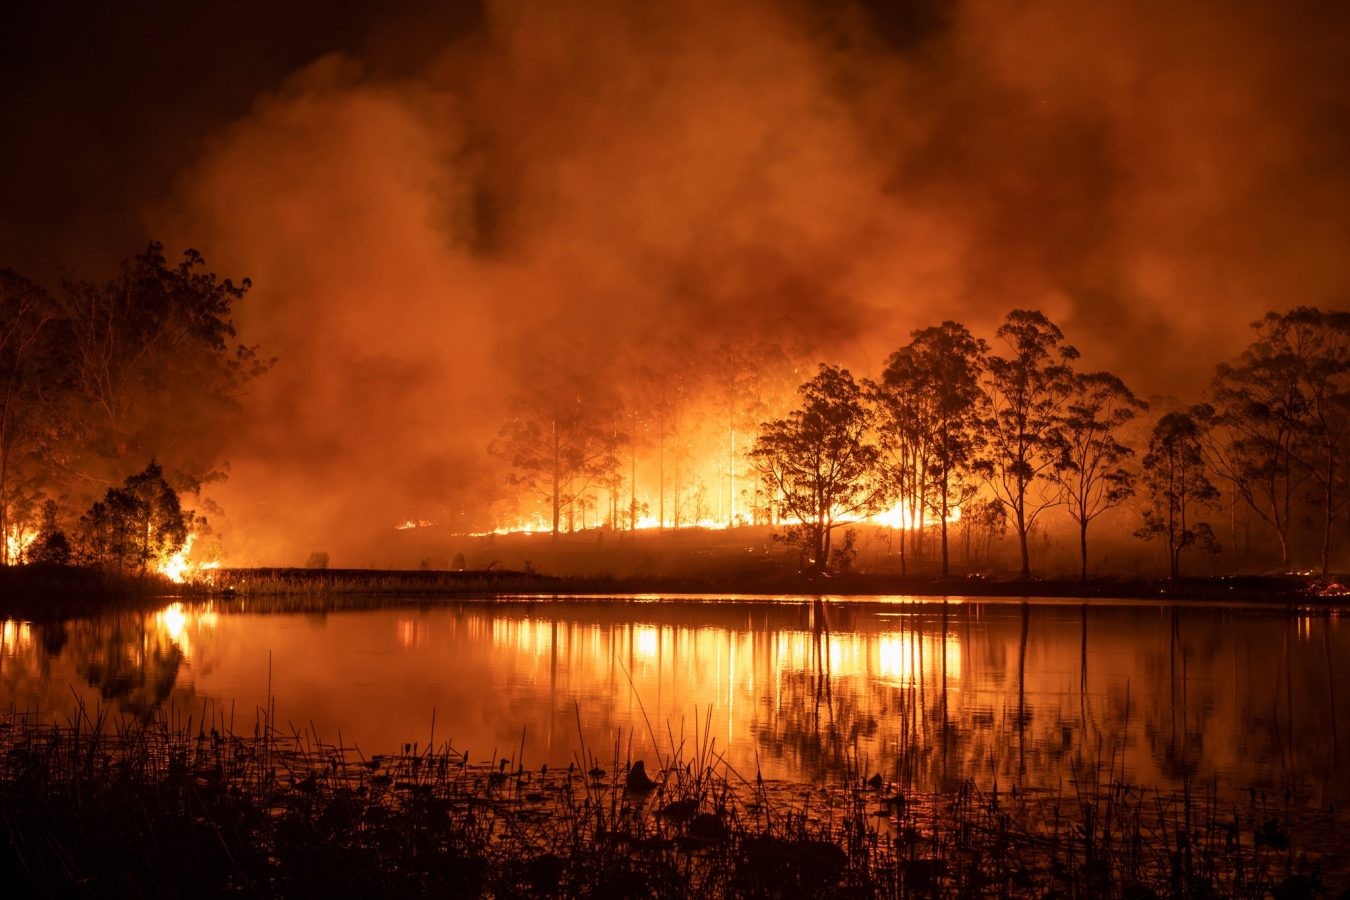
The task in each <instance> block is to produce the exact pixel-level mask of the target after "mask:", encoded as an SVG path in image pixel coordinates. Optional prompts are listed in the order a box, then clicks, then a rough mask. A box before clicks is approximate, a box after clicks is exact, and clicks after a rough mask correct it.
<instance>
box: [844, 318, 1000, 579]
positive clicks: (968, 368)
mask: <svg viewBox="0 0 1350 900" xmlns="http://www.w3.org/2000/svg"><path fill="white" fill-rule="evenodd" d="M987 352H988V347H987V345H986V344H985V343H984V341H982V340H980V339H979V338H976V337H974V336H973V335H972V334H971V333H970V332H969V331H968V330H967V329H966V327H965V326H964V325H960V324H958V323H956V322H951V321H947V322H943V323H942V324H941V325H936V326H933V327H930V328H925V329H922V330H919V331H915V332H914V333H913V335H912V340H911V341H910V342H909V343H908V344H907V345H905V346H904V347H901V348H900V349H899V350H897V351H895V353H893V354H891V357H890V360H889V361H888V362H887V364H886V369H885V371H884V372H883V373H882V376H881V382H880V383H879V384H876V385H872V386H871V394H872V396H873V397H874V399H875V402H876V403H877V406H878V409H879V410H880V413H881V420H880V428H879V432H880V434H881V444H882V447H883V452H884V453H886V455H887V457H888V460H889V463H890V464H889V465H888V466H887V467H886V469H887V474H888V475H889V478H888V480H889V482H890V487H891V489H892V490H893V491H894V492H895V493H896V494H898V495H899V496H900V498H901V502H902V503H903V504H905V508H907V509H908V511H909V513H910V515H911V523H912V524H911V528H912V530H921V529H922V525H923V518H922V517H923V515H924V513H925V512H926V511H928V510H931V511H932V512H933V513H934V515H935V516H936V518H937V520H938V528H939V534H940V536H941V543H942V574H943V575H944V576H945V575H947V574H949V572H950V553H949V550H948V520H949V519H950V517H951V515H952V511H953V510H955V509H959V508H960V506H961V504H962V503H964V502H965V501H966V500H968V499H969V498H970V497H971V496H972V495H973V489H972V486H971V482H970V475H971V473H972V465H973V462H974V456H975V451H976V449H977V445H978V437H979V429H980V422H981V416H980V413H981V408H982V403H983V393H982V391H981V390H980V374H981V371H982V368H983V364H984V357H985V354H986V353H987ZM902 549H903V541H902ZM901 559H902V566H903V559H904V557H903V556H902V557H901Z"/></svg>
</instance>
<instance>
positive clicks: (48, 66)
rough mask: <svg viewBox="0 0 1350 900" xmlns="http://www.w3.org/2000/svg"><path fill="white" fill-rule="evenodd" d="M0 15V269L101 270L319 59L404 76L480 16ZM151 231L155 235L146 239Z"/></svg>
mask: <svg viewBox="0 0 1350 900" xmlns="http://www.w3.org/2000/svg"><path fill="white" fill-rule="evenodd" d="M390 6H394V4H374V3H322V2H315V0H292V2H284V3H274V2H259V0H234V2H229V3H202V4H197V3H186V4H184V3H167V2H153V0H150V2H147V0H130V2H125V3H92V2H91V3H64V2H53V3H46V2H29V0H17V2H15V3H10V4H6V8H5V11H4V13H3V20H2V21H3V24H4V27H3V29H0V121H3V122H5V123H6V126H5V135H6V136H5V140H3V141H0V172H4V173H7V174H6V175H5V176H4V177H3V178H0V265H8V266H12V267H14V268H18V269H20V270H21V271H25V272H34V273H42V274H50V273H51V272H53V271H56V270H57V269H58V268H60V267H83V266H85V265H86V264H88V263H89V262H93V263H94V264H95V265H104V266H106V265H107V264H109V262H110V261H111V260H116V259H119V258H121V257H123V256H125V255H126V254H127V253H128V252H130V250H132V249H133V248H135V247H137V246H138V245H139V244H140V243H141V242H143V241H144V240H145V239H147V238H148V237H150V236H151V235H148V234H147V233H146V227H147V226H146V223H145V222H144V211H145V208H146V207H147V206H148V205H150V204H153V203H156V202H159V201H160V200H162V199H163V197H164V196H165V195H166V194H167V192H168V191H169V190H170V189H171V187H172V184H173V180H174V179H175V178H176V177H177V175H178V173H179V172H180V171H181V170H182V169H183V168H185V167H186V166H187V165H189V164H190V163H191V162H192V161H193V159H194V158H195V157H196V156H197V155H199V154H200V153H201V152H202V151H203V149H204V146H205V143H206V141H207V140H208V138H209V137H210V136H211V135H212V133H213V132H214V131H215V130H216V129H218V128H220V127H221V126H222V125H223V124H225V123H227V122H229V121H230V120H232V119H235V118H237V117H240V116H242V115H244V114H245V113H246V112H247V111H248V108H249V105H250V104H251V103H252V102H253V99H254V98H255V97H256V96H257V95H258V94H259V93H261V92H263V91H266V90H270V89H272V88H274V87H275V86H276V85H277V84H278V83H279V82H281V81H282V80H283V79H284V78H285V77H286V76H287V75H288V74H290V73H291V72H293V71H295V70H296V69H298V68H300V67H302V66H304V65H306V64H307V63H309V62H312V61H313V60H315V59H317V58H319V57H321V56H324V55H325V54H329V53H345V54H351V55H353V56H358V57H360V58H361V59H363V60H365V61H367V63H368V64H369V65H370V66H371V68H372V69H373V70H376V71H380V72H386V73H389V74H405V73H408V72H411V71H415V70H416V69H417V68H419V67H420V66H422V65H423V64H425V62H426V60H427V59H428V58H429V57H430V56H432V55H433V54H435V53H437V52H439V51H440V50H441V49H442V48H443V46H444V43H445V41H446V39H447V36H448V35H457V34H461V33H463V32H465V31H466V30H469V29H472V28H473V27H474V25H475V24H476V23H478V22H479V21H480V19H481V9H480V8H479V5H478V4H477V3H475V2H467V3H466V2H445V3H437V2H434V0H405V2H402V3H399V4H397V7H398V9H397V10H395V11H393V12H391V11H390V10H389V9H388V7H390ZM156 236H158V235H156Z"/></svg>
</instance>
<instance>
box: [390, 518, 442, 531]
mask: <svg viewBox="0 0 1350 900" xmlns="http://www.w3.org/2000/svg"><path fill="white" fill-rule="evenodd" d="M435 524H436V523H435V522H432V521H430V520H429V519H408V520H406V521H405V522H403V523H401V524H399V525H395V526H394V530H395V531H410V530H411V529H413V528H430V527H431V526H432V525H435Z"/></svg>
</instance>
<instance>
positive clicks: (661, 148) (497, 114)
mask: <svg viewBox="0 0 1350 900" xmlns="http://www.w3.org/2000/svg"><path fill="white" fill-rule="evenodd" d="M883 6H885V5H884V4H873V3H857V4H854V5H836V4H812V3H805V2H792V0H783V2H778V3H772V2H752V3H741V4H724V3H715V2H700V0H692V2H684V3H670V4H638V3H630V2H624V0H589V2H581V3H569V4H554V3H540V2H524V0H502V2H496V3H491V4H489V5H488V7H487V8H486V10H485V14H484V16H483V18H482V21H481V23H480V24H479V25H478V27H476V28H475V29H473V30H472V31H471V32H469V33H467V34H464V33H461V34H459V35H458V36H456V37H455V38H454V40H453V41H448V42H447V46H446V47H445V49H444V50H443V51H442V52H441V53H439V54H436V55H435V56H434V58H433V60H432V61H431V62H430V63H428V64H427V65H426V66H424V67H423V68H422V69H421V70H420V71H417V72H416V73H414V74H412V75H406V74H405V75H400V76H397V77H391V76H387V75H381V74H376V73H372V72H371V71H368V70H367V69H365V68H364V65H363V61H362V60H360V59H356V58H352V57H350V56H329V57H325V58H322V59H319V60H317V61H315V62H313V63H312V64H310V65H309V66H307V67H306V68H304V69H303V70H301V71H299V72H296V73H294V74H293V75H292V76H291V77H290V78H289V79H287V81H286V82H285V83H284V84H282V85H280V86H278V87H276V88H275V89H273V90H270V91H268V92H267V93H265V94H264V95H262V96H260V97H258V98H257V100H256V101H255V103H254V105H253V108H252V110H251V111H250V113H249V114H248V115H247V116H246V117H244V118H243V119H241V120H239V121H236V122H234V123H232V124H230V125H229V126H228V127H225V128H222V129H220V130H219V132H218V133H217V134H215V136H214V137H213V138H212V140H211V141H210V145H209V148H208V149H207V150H206V152H205V153H204V154H202V156H201V157H200V159H199V160H198V161H197V162H196V164H195V165H193V166H192V167H191V168H190V169H189V170H188V171H186V172H185V173H184V174H183V176H182V177H181V179H180V181H179V182H178V188H177V190H176V191H175V194H174V197H173V199H172V202H171V203H169V204H167V205H166V207H165V208H164V210H163V211H162V213H160V214H159V216H158V218H159V219H160V220H161V223H162V225H163V229H162V230H160V231H159V232H158V233H166V234H169V235H171V236H178V237H179V241H180V242H181V243H191V244H193V245H196V246H199V247H201V248H202V249H203V250H204V251H205V252H206V253H207V256H208V259H210V261H211V262H212V264H213V266H214V267H216V268H217V269H218V270H219V271H222V272H226V273H229V274H232V275H242V274H247V275H249V276H251V277H252V278H253V279H254V282H255V284H256V285H257V287H256V288H255V290H254V292H253V293H252V294H250V296H249V297H248V298H247V300H246V301H245V303H243V304H242V305H241V306H240V307H239V311H238V324H239V326H240V331H241V334H242V335H244V336H245V337H246V338H247V339H248V340H249V341H256V342H258V343H260V344H261V345H262V346H263V349H264V351H265V352H266V353H267V354H269V355H276V356H277V357H279V359H280V362H279V364H278V365H277V367H276V368H275V369H274V370H273V371H272V372H271V373H270V374H269V375H268V376H267V377H266V378H265V379H263V380H262V381H260V382H259V383H258V384H257V386H256V388H255V392H254V395H253V396H251V397H250V398H248V400H247V402H248V403H249V405H250V409H252V410H253V411H254V412H255V415H254V416H253V417H252V419H251V421H250V424H249V426H248V431H247V433H245V434H241V435H237V436H235V440H234V441H233V444H234V445H235V446H236V447H237V448H238V449H237V450H236V452H234V454H233V476H232V480H231V481H230V482H229V483H228V484H226V485H225V486H224V487H223V488H222V489H220V490H219V491H218V492H217V494H218V495H219V499H220V501H221V502H222V504H223V505H224V507H225V508H226V510H227V511H228V514H229V519H230V524H231V529H230V532H229V535H228V539H227V540H228V547H229V550H230V554H231V561H232V562H237V563H259V564H265V563H280V564H285V563H291V562H297V561H299V560H301V559H303V558H304V557H305V556H306V555H307V554H308V552H309V551H311V550H318V549H325V550H330V551H332V553H333V557H334V560H335V562H337V563H341V564H353V565H364V564H381V563H385V562H388V561H389V560H388V559H387V558H385V557H384V556H382V555H381V554H384V553H385V552H386V551H385V548H383V547H382V546H381V545H380V544H379V542H378V541H377V540H376V536H378V535H384V534H386V533H392V527H393V525H394V524H395V523H397V522H400V521H402V520H403V519H405V518H409V517H413V518H426V519H432V520H435V521H438V522H441V523H444V524H446V525H447V527H453V528H457V529H467V528H471V527H477V526H481V524H482V523H483V522H484V519H485V510H486V509H487V507H488V505H489V504H490V503H491V502H492V500H493V499H495V498H496V497H498V496H500V495H501V493H502V491H503V487H502V484H501V479H500V474H501V473H500V471H499V470H498V467H497V466H496V465H495V464H494V463H493V461H492V460H490V459H489V458H488V456H487V454H486V453H485V450H484V448H485V447H486V446H487V444H488V443H489V441H490V440H491V438H492V437H493V435H495V433H496V431H497V429H498V428H499V427H500V425H501V423H502V421H503V420H504V419H505V418H506V416H507V415H508V413H509V409H510V405H511V402H512V398H513V397H515V396H518V395H519V394H520V393H521V392H522V391H527V390H529V389H530V386H531V384H537V383H538V379H541V378H571V377H574V375H572V374H568V373H577V372H579V371H585V372H587V373H588V375H587V378H588V380H589V381H596V380H599V381H604V380H618V379H621V378H622V377H623V375H622V372H623V367H624V365H626V364H627V361H631V360H635V359H636V360H644V359H646V360H650V359H653V358H656V359H670V360H682V361H689V360H695V361H699V360H707V362H708V368H710V369H711V368H712V367H713V366H714V365H715V364H716V361H717V360H716V358H717V354H718V352H719V350H718V348H719V347H721V346H725V345H726V343H727V342H737V341H745V342H749V341H752V340H763V339H768V340H773V341H776V342H778V343H780V344H782V345H783V346H784V347H787V348H790V349H791V350H792V352H793V353H794V355H796V356H799V357H800V358H801V360H802V361H803V362H806V363H811V362H813V361H815V360H820V359H828V360H830V361H837V362H842V363H844V364H846V365H849V366H852V367H853V368H854V370H855V371H856V372H858V373H860V374H862V373H868V372H872V371H874V370H876V369H877V368H878V367H879V366H880V363H881V361H882V359H884V357H885V355H886V354H887V353H889V352H890V351H891V350H893V349H895V348H896V347H897V346H899V345H900V344H901V343H903V341H904V340H906V338H907V335H908V333H909V332H910V331H911V330H913V329H915V328H920V327H924V326H926V325H929V324H934V323H935V322H937V321H939V320H941V319H944V318H955V319H959V320H962V321H964V322H966V323H967V324H968V325H970V326H971V327H972V328H974V329H975V330H976V331H978V332H981V333H983V334H985V335H989V334H990V332H991V331H992V328H993V327H994V326H995V325H996V323H997V322H998V320H999V319H1001V318H1002V316H1003V314H1004V313H1005V312H1006V311H1007V310H1008V309H1011V308H1013V307H1017V306H1030V307H1035V308H1040V309H1043V310H1045V311H1046V312H1047V313H1048V314H1049V315H1050V316H1051V317H1052V318H1054V319H1055V320H1056V321H1057V322H1058V323H1059V324H1060V325H1061V327H1062V328H1063V329H1064V330H1065V332H1066V334H1067V336H1068V337H1069V339H1070V340H1071V341H1072V342H1074V343H1076V344H1077V345H1078V346H1079V347H1080V349H1082V350H1083V352H1084V364H1085V365H1088V366H1092V367H1101V368H1108V369H1111V370H1113V371H1116V372H1117V373H1118V374H1120V375H1122V376H1123V377H1125V378H1126V380H1127V381H1128V382H1130V383H1131V384H1132V386H1133V387H1135V388H1136V390H1138V391H1140V392H1141V393H1148V392H1155V391H1156V392H1164V393H1177V394H1185V393H1188V392H1194V391H1195V390H1197V389H1198V388H1199V387H1200V386H1201V385H1202V384H1203V382H1204V381H1205V379H1206V378H1207V376H1208V373H1209V370H1210V368H1211V367H1212V365H1213V363H1214V362H1215V361H1217V360H1218V359H1220V358H1222V357H1223V356H1225V355H1228V354H1230V353H1231V352H1234V351H1236V350H1237V349H1238V348H1239V347H1240V346H1241V345H1242V343H1243V342H1244V341H1245V338H1246V325H1247V323H1248V322H1250V321H1251V320H1253V319H1255V318H1256V317H1257V316H1259V315H1260V314H1261V313H1263V312H1264V311H1266V310H1267V309H1272V308H1287V307H1289V306H1292V305H1296V304H1299V303H1308V304H1319V305H1323V306H1336V305H1343V304H1344V294H1343V293H1338V292H1342V291H1343V290H1344V285H1345V283H1346V276H1347V274H1350V272H1348V271H1347V270H1348V269H1350V257H1347V256H1346V255H1345V254H1344V252H1343V250H1344V247H1345V246H1346V239H1347V237H1350V234H1348V232H1350V226H1348V225H1347V223H1350V152H1347V151H1350V125H1347V123H1350V115H1346V113H1347V112H1350V110H1348V109H1347V106H1350V93H1348V92H1347V89H1346V87H1345V85H1346V84H1347V83H1350V79H1346V78H1345V77H1344V76H1345V75H1346V74H1347V73H1346V72H1345V71H1344V69H1345V67H1346V63H1345V60H1347V59H1350V30H1348V29H1346V28H1345V27H1343V26H1342V25H1341V24H1340V23H1333V22H1331V21H1329V20H1324V18H1323V17H1324V16H1325V17H1329V16H1331V15H1333V14H1334V9H1333V7H1332V6H1331V5H1327V6H1325V7H1319V6H1316V5H1307V6H1301V7H1299V8H1297V9H1291V8H1287V7H1286V6H1284V5H1277V4H1257V3H1241V4H1235V5H1234V4H1219V3H1214V4H1186V5H1177V4H1169V3H1163V2H1156V3H1144V4H1136V5H1131V6H1129V7H1112V6H1109V5H1101V4H1083V3H1078V2H1072V0H1050V2H1045V3H1040V4H1035V5H1031V6H1028V5H1026V4H1022V3H1015V2H1011V0H1007V2H1002V0H990V2H980V3H974V2H972V3H966V4H961V5H958V6H955V7H947V6H946V5H945V4H931V5H930V4H926V3H913V4H909V5H907V6H904V7H903V8H902V9H898V10H896V9H882V8H881V7H883ZM414 27H415V26H414ZM419 40H420V41H421V42H422V43H425V41H426V35H425V34H421V35H419ZM698 368H699V366H698V365H695V366H694V369H695V371H697V370H698ZM686 377H692V376H686ZM579 389H580V388H579Z"/></svg>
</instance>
